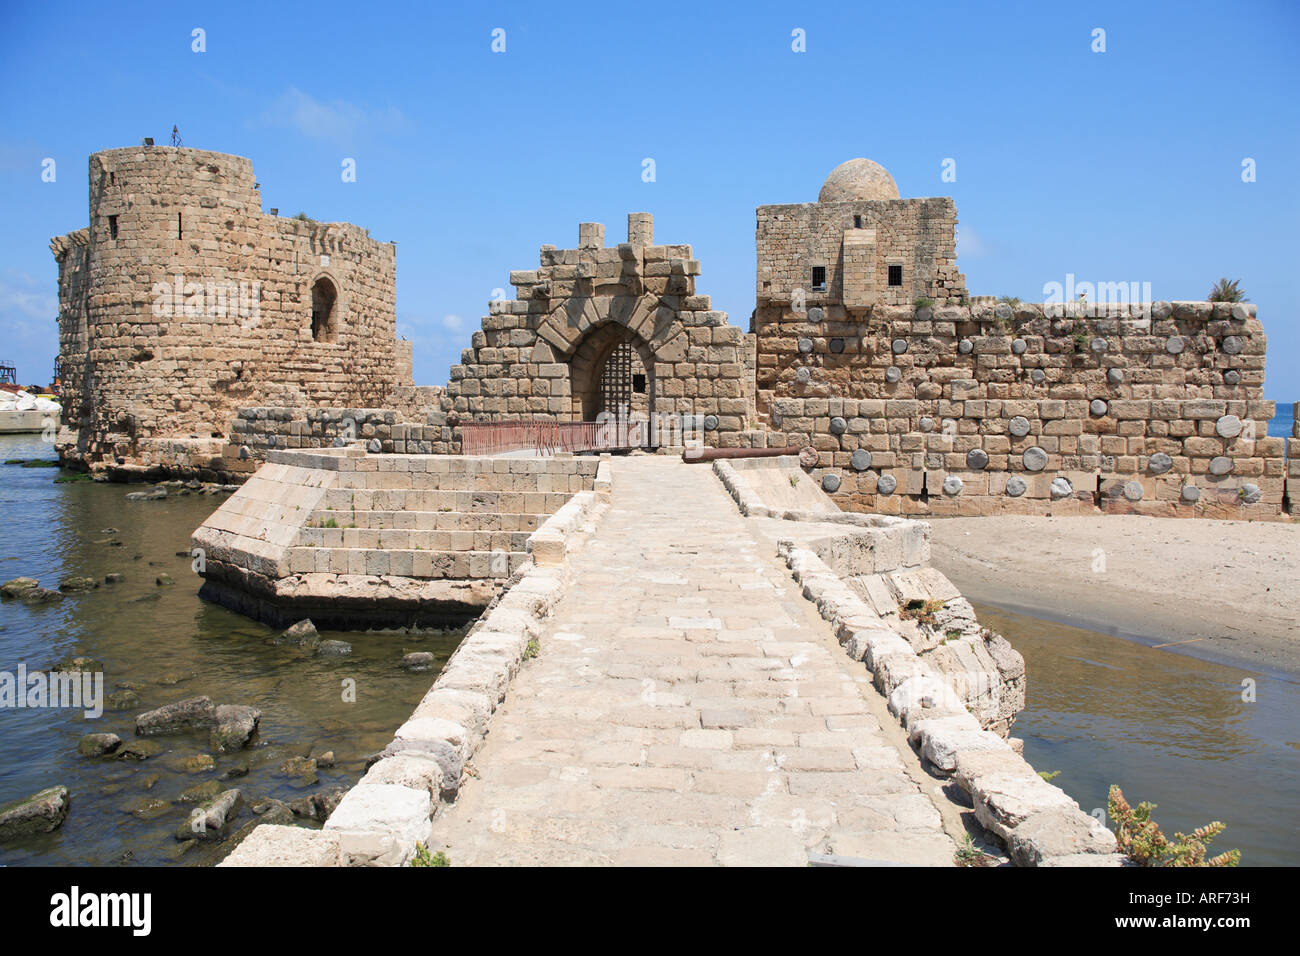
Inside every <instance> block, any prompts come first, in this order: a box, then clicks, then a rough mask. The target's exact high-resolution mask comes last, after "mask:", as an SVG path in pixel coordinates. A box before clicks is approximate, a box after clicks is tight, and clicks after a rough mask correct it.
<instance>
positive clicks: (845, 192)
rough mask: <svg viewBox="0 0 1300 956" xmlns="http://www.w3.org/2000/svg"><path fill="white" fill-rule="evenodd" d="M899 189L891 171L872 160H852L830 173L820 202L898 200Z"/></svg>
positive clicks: (819, 197) (818, 196) (818, 199)
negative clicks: (890, 173)
mask: <svg viewBox="0 0 1300 956" xmlns="http://www.w3.org/2000/svg"><path fill="white" fill-rule="evenodd" d="M897 198H898V186H897V184H896V183H895V182H894V177H893V176H891V175H889V170H887V169H885V167H884V166H881V165H880V164H879V163H873V162H872V161H871V160H869V159H850V160H849V161H848V162H847V163H840V164H839V165H838V166H836V167H835V168H834V169H832V170H831V174H830V175H829V176H827V177H826V182H824V183H822V191H821V192H820V193H818V195H817V201H818V202H861V201H863V200H867V199H897Z"/></svg>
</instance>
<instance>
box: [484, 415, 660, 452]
mask: <svg viewBox="0 0 1300 956" xmlns="http://www.w3.org/2000/svg"><path fill="white" fill-rule="evenodd" d="M646 426H647V423H646V422H643V421H609V422H551V421H533V422H527V421H524V422H461V424H460V426H459V427H460V453H461V454H462V455H500V454H504V453H505V452H511V451H535V452H537V454H539V455H554V454H555V453H556V452H582V451H615V450H621V449H627V448H641V447H642V446H644V445H645V443H646V434H647V427H646Z"/></svg>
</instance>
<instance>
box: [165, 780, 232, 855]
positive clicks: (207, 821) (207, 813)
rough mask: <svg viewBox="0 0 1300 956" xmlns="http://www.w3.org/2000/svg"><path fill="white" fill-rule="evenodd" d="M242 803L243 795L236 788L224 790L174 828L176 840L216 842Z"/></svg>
mask: <svg viewBox="0 0 1300 956" xmlns="http://www.w3.org/2000/svg"><path fill="white" fill-rule="evenodd" d="M243 805H244V795H243V794H242V793H240V792H239V791H238V790H226V791H224V792H222V793H220V794H218V795H217V796H216V797H215V798H214V799H213V800H212V801H210V802H209V803H207V804H206V805H204V806H202V807H199V808H198V809H196V810H195V811H194V812H193V813H191V814H190V818H189V819H188V820H186V821H185V822H184V823H182V824H181V825H180V827H179V828H177V830H176V839H178V840H204V841H207V842H213V843H215V842H218V841H220V840H221V839H222V837H224V836H225V832H226V828H227V827H228V826H229V825H230V821H231V820H233V819H234V818H235V815H236V814H237V813H239V808H240V807H241V806H243Z"/></svg>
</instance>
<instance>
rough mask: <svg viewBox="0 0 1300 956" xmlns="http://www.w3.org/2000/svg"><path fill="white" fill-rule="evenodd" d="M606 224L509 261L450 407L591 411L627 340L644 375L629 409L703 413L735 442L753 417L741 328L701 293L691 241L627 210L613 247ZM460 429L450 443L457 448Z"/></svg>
mask: <svg viewBox="0 0 1300 956" xmlns="http://www.w3.org/2000/svg"><path fill="white" fill-rule="evenodd" d="M604 235H605V228H604V226H603V225H601V224H599V223H583V224H581V226H580V227H579V243H578V247H577V248H574V249H557V248H555V247H554V246H542V248H541V254H540V261H539V265H538V268H536V269H529V270H522V271H516V272H512V273H511V274H510V283H511V285H513V286H514V287H515V297H514V298H513V299H502V300H498V301H494V302H492V303H491V306H490V310H489V314H488V315H486V316H484V317H483V320H482V328H481V329H480V330H479V331H477V332H475V333H474V335H473V340H472V344H471V347H470V348H469V349H466V350H465V351H464V352H463V353H462V356H461V363H460V364H459V365H454V366H452V368H451V375H450V381H449V383H448V386H447V394H446V397H445V400H444V402H443V410H444V411H446V412H447V413H448V415H449V419H450V421H451V423H452V424H453V425H454V424H455V423H456V422H458V421H501V420H511V419H548V418H549V419H554V420H557V421H593V420H595V419H596V417H597V416H598V415H599V414H601V413H602V412H604V413H613V412H612V410H610V409H606V408H604V407H603V405H602V403H601V396H600V376H601V372H602V369H603V367H604V363H605V361H606V359H607V358H608V356H609V355H610V354H611V352H612V351H613V350H614V349H615V348H617V347H619V346H621V345H623V344H628V345H630V346H631V347H632V349H633V350H634V352H635V361H636V364H637V365H638V367H639V368H640V369H641V370H642V372H643V373H644V375H645V376H646V382H645V394H644V395H643V396H637V397H635V398H634V399H633V401H632V412H633V413H637V412H644V413H646V414H649V415H658V416H681V415H695V416H700V417H701V418H702V419H703V420H704V422H705V425H706V438H705V440H706V442H708V443H709V444H719V445H724V446H725V445H727V444H733V445H734V444H736V443H737V440H736V438H735V436H736V435H738V433H740V432H741V431H742V430H743V429H745V428H747V427H749V425H750V424H751V422H752V416H753V392H752V387H751V385H750V383H751V381H752V379H750V378H748V377H747V375H746V357H745V352H746V350H745V343H744V333H743V332H742V331H741V330H740V329H739V328H737V327H736V326H733V325H730V324H728V322H727V315H726V313H725V312H718V311H716V310H714V309H713V308H712V306H711V305H710V302H709V297H708V296H704V295H698V294H696V289H695V278H696V276H698V275H699V273H700V264H699V261H698V260H696V259H694V258H693V257H692V253H691V247H690V246H689V245H654V244H653V220H652V219H651V217H650V215H649V214H648V213H632V214H631V215H629V216H628V241H627V242H625V243H621V244H619V245H618V246H616V247H606V246H605V239H604ZM457 448H458V444H457V441H456V439H455V438H454V437H453V440H452V441H451V442H450V444H448V445H447V446H445V448H443V449H442V450H446V451H456V450H457Z"/></svg>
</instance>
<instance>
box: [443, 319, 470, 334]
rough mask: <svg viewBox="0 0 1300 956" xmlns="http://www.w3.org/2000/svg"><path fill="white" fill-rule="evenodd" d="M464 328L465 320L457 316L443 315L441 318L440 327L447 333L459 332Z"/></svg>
mask: <svg viewBox="0 0 1300 956" xmlns="http://www.w3.org/2000/svg"><path fill="white" fill-rule="evenodd" d="M464 326H465V320H464V319H462V318H461V317H460V316H459V315H444V316H443V317H442V327H443V328H444V329H446V330H447V331H448V332H459V331H460V330H461V329H462V328H464Z"/></svg>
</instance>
